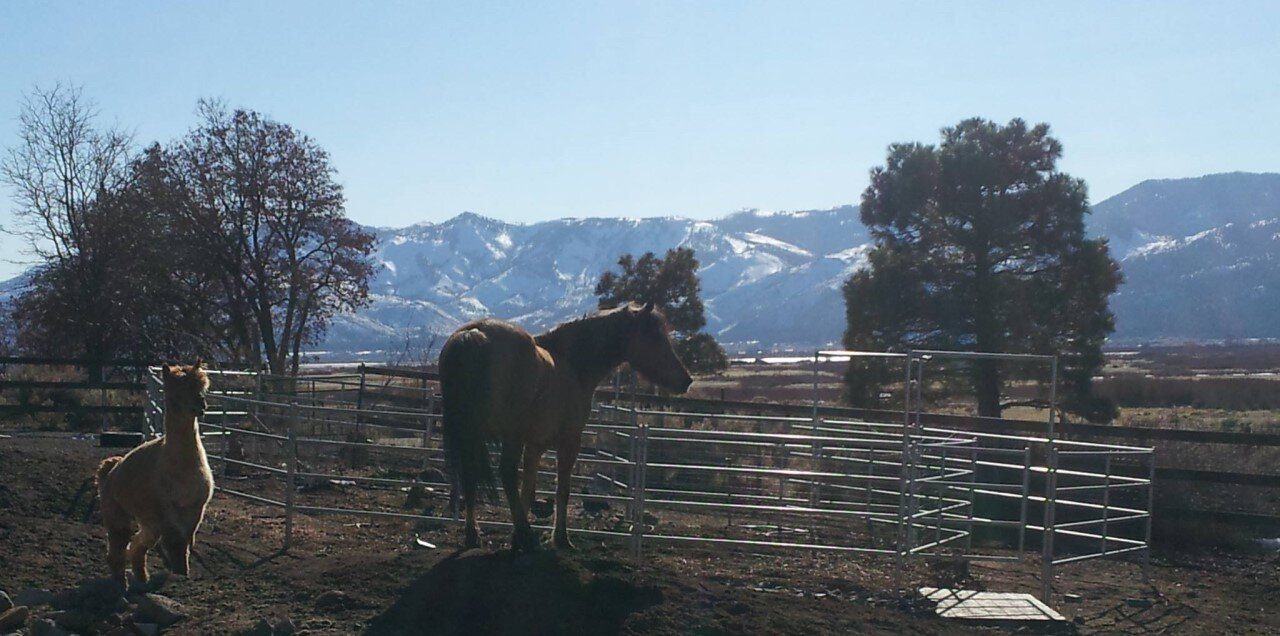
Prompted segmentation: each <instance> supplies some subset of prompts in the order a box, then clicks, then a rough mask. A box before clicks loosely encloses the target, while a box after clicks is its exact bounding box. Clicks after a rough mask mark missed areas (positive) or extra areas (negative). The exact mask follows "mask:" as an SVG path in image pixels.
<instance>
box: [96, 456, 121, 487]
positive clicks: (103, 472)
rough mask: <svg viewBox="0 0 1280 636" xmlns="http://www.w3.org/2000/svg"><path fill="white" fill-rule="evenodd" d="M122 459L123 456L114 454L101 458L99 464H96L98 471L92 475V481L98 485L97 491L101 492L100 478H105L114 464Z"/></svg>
mask: <svg viewBox="0 0 1280 636" xmlns="http://www.w3.org/2000/svg"><path fill="white" fill-rule="evenodd" d="M123 459H124V458H123V457H121V456H119V455H116V456H115V457H108V458H106V459H104V460H102V463H101V464H98V472H96V473H94V475H93V481H94V483H95V484H96V485H97V486H98V492H102V480H104V479H106V478H107V473H109V472H111V469H112V468H115V467H116V464H119V463H120V462H121V461H122V460H123Z"/></svg>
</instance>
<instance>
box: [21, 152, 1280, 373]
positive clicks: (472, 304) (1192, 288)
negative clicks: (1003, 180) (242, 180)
mask: <svg viewBox="0 0 1280 636" xmlns="http://www.w3.org/2000/svg"><path fill="white" fill-rule="evenodd" d="M1089 228H1090V232H1091V233H1093V234H1094V235H1095V236H1104V237H1107V238H1108V239H1109V240H1110V243H1111V248H1112V255H1113V256H1114V257H1115V258H1117V259H1120V262H1121V269H1122V272H1123V274H1124V276H1125V283H1124V284H1123V285H1122V286H1121V287H1120V290H1119V292H1117V293H1116V295H1115V296H1114V297H1112V299H1111V306H1112V309H1113V310H1114V312H1115V314H1116V327H1117V329H1116V333H1115V335H1114V337H1113V341H1116V342H1141V341H1155V340H1225V339H1242V338H1280V320H1277V319H1276V316H1277V315H1280V174H1245V173H1231V174H1219V175H1209V176H1205V177H1199V178H1195V179H1167V180H1153V181H1144V182H1142V183H1140V184H1138V185H1136V186H1134V187H1132V188H1130V189H1128V190H1126V191H1125V192H1122V193H1120V194H1118V195H1116V196H1114V197H1111V198H1109V199H1107V200H1105V201H1102V202H1100V203H1098V204H1097V205H1095V206H1094V208H1093V214H1092V215H1091V217H1090V218H1089ZM373 231H374V232H375V233H376V234H377V236H378V239H379V247H378V252H377V255H376V258H377V260H378V261H379V263H380V267H379V270H378V274H377V277H376V279H375V281H374V283H373V285H372V291H373V302H372V305H371V306H370V307H369V308H367V309H365V310H363V311H361V312H360V313H358V314H356V315H351V316H341V317H339V318H337V319H336V320H335V322H334V324H333V326H332V328H331V330H330V333H329V337H328V340H327V342H326V343H325V345H324V346H323V347H322V348H323V349H325V350H328V351H331V352H335V353H343V354H349V353H351V352H356V351H362V350H390V351H396V350H399V349H401V348H403V347H404V346H405V342H406V339H410V338H414V337H422V336H423V335H424V334H437V335H443V334H447V333H449V332H450V331H452V330H453V329H454V328H455V327H457V326H458V325H459V324H461V323H463V322H465V321H466V320H469V319H472V318H476V317H480V316H498V317H501V318H507V319H511V320H515V321H517V322H519V323H521V324H523V325H525V326H526V327H528V328H530V329H531V330H534V331H538V330H543V329H546V328H549V327H551V326H552V325H554V324H556V323H558V322H560V321H562V320H565V319H568V318H571V317H574V316H577V315H580V314H582V313H584V312H587V311H590V310H591V309H592V308H593V307H594V306H595V296H594V294H593V291H594V288H595V283H596V280H597V279H598V278H599V276H600V274H601V273H602V272H604V271H605V270H607V269H609V268H611V267H614V266H615V264H616V262H617V260H618V257H619V256H620V255H622V254H627V253H630V254H636V255H639V254H642V253H644V252H647V251H652V252H655V253H658V254H662V253H664V252H665V251H666V250H668V249H670V248H673V247H679V246H687V247H691V248H693V249H694V250H695V251H696V253H697V257H698V260H699V261H700V263H701V271H700V275H701V277H702V294H703V300H704V301H705V303H706V306H707V322H708V325H707V329H708V331H710V332H711V333H712V334H714V335H715V336H716V337H717V338H718V339H719V340H720V341H721V342H723V343H725V344H726V345H727V346H728V348H729V349H730V350H731V351H744V350H746V351H749V350H753V349H755V348H756V347H759V348H762V349H767V350H776V349H782V348H786V347H789V346H794V347H796V348H798V349H805V348H810V347H813V346H820V345H825V344H829V343H834V342H838V341H839V339H840V334H841V332H842V331H843V329H844V300H843V298H842V296H841V294H840V287H841V285H842V284H843V283H844V281H845V280H846V279H847V278H848V277H849V275H850V274H852V273H853V272H854V271H855V270H856V269H857V268H859V267H861V266H863V265H864V264H865V262H866V255H867V252H868V251H869V250H870V246H869V245H868V244H867V234H866V229H865V228H864V227H863V226H862V223H861V222H860V221H859V219H858V211H857V208H856V207H854V206H843V207H838V208H833V209H830V210H815V211H808V212H781V213H772V214H771V213H762V212H755V211H748V212H739V213H736V214H732V215H729V216H727V217H724V218H721V219H717V220H712V221H697V220H690V219H682V218H672V217H667V218H649V219H618V218H586V219H560V220H555V221H546V222H542V223H533V224H517V223H506V222H503V221H498V220H495V219H490V218H486V217H483V216H480V215H477V214H472V213H464V214H461V215H459V216H457V217H455V218H452V219H449V220H448V221H444V222H442V223H421V224H417V225H413V226H409V227H406V228H399V229H395V228H377V229H374V230H373ZM21 284H22V280H21V277H20V278H19V279H14V280H11V281H7V282H3V283H0V304H3V303H4V302H5V301H6V300H7V299H10V298H11V297H12V296H13V295H14V293H15V292H16V291H17V290H18V289H19V288H20V286H21Z"/></svg>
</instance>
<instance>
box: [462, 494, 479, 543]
mask: <svg viewBox="0 0 1280 636" xmlns="http://www.w3.org/2000/svg"><path fill="white" fill-rule="evenodd" d="M464 499H465V502H464V503H463V506H464V507H465V508H466V514H467V521H466V524H465V526H464V529H463V533H464V535H465V538H464V539H463V542H462V547H463V548H466V549H468V550H470V549H471V548H478V547H480V528H478V527H476V501H475V497H474V496H472V497H464Z"/></svg>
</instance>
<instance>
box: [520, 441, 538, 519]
mask: <svg viewBox="0 0 1280 636" xmlns="http://www.w3.org/2000/svg"><path fill="white" fill-rule="evenodd" d="M541 462H542V449H540V448H536V447H535V446H533V445H532V444H525V447H524V468H521V469H520V482H521V488H520V500H521V501H522V502H523V503H524V509H525V512H531V511H532V510H533V498H534V496H536V495H537V493H538V464H539V463H541Z"/></svg>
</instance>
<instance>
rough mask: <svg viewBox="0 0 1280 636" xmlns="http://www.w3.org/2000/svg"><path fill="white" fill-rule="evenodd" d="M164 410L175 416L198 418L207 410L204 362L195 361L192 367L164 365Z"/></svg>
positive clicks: (207, 387) (206, 375)
mask: <svg viewBox="0 0 1280 636" xmlns="http://www.w3.org/2000/svg"><path fill="white" fill-rule="evenodd" d="M163 369H164V373H163V375H164V396H165V397H164V402H165V409H166V410H171V411H172V412H173V413H174V414H175V415H185V416H188V417H199V416H201V415H204V411H205V409H206V408H208V404H207V403H206V402H205V399H204V396H205V393H206V392H207V391H208V390H209V376H208V374H206V373H205V372H204V361H202V360H199V359H197V360H196V363H195V364H192V365H178V364H165V365H163Z"/></svg>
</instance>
